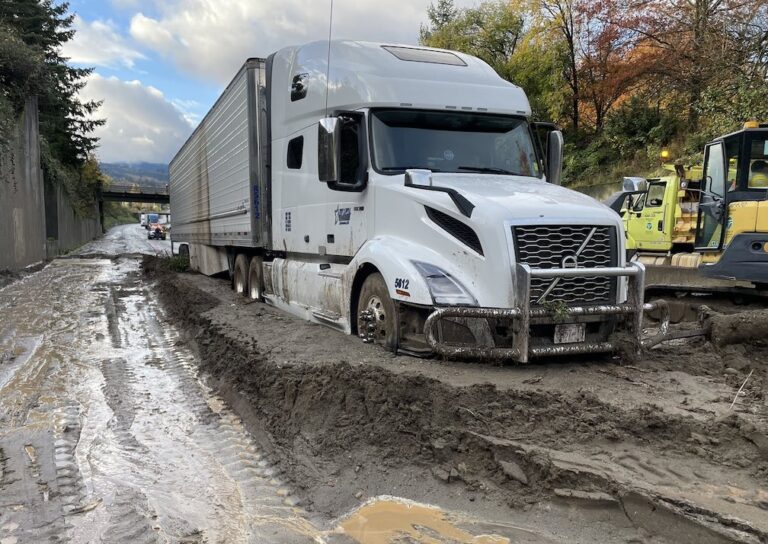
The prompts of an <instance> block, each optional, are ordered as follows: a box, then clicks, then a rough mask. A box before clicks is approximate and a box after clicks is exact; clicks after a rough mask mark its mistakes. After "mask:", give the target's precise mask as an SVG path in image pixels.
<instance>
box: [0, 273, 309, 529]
mask: <svg viewBox="0 0 768 544" xmlns="http://www.w3.org/2000/svg"><path fill="white" fill-rule="evenodd" d="M312 531H313V528H312V526H311V525H310V523H309V522H308V521H306V513H305V512H304V511H303V510H302V509H301V507H300V506H299V499H298V498H297V497H296V495H295V494H294V493H293V492H292V490H291V488H289V487H288V486H287V485H286V483H285V482H284V481H283V480H282V479H281V478H280V477H279V475H278V470H277V469H276V468H275V467H274V466H273V464H272V463H271V462H270V460H269V458H268V457H267V456H265V455H264V453H263V452H262V450H261V449H260V448H259V447H258V446H257V445H256V444H255V442H254V441H253V439H252V438H251V437H250V435H249V434H248V433H247V432H246V431H245V429H244V428H243V425H242V422H241V420H240V418H239V417H238V416H236V415H235V414H234V413H233V412H232V411H231V410H230V409H229V408H228V407H227V406H226V405H225V403H224V401H223V400H222V399H221V398H220V397H219V396H217V395H216V394H215V393H214V392H212V391H211V390H210V389H209V388H208V387H207V386H205V385H204V384H203V383H202V382H201V381H200V379H199V376H198V365H197V364H196V363H195V362H194V355H193V354H192V353H191V352H190V350H189V349H187V348H186V347H185V346H184V344H183V342H181V341H180V340H179V338H178V336H177V334H176V333H175V331H174V330H173V328H172V327H171V326H169V325H168V324H167V322H165V321H164V320H163V319H162V317H161V316H160V315H158V307H157V302H156V301H155V299H154V295H153V293H152V292H151V291H150V290H149V289H148V285H147V283H146V282H145V281H144V280H143V279H142V277H141V274H140V271H139V263H138V260H137V259H135V258H127V259H126V258H117V259H112V260H103V259H96V258H94V259H83V260H79V259H62V260H57V261H54V262H53V263H52V264H51V265H49V266H48V267H47V268H45V269H44V270H42V271H41V272H39V273H38V274H35V275H33V276H30V277H28V278H26V279H25V280H24V281H23V282H17V283H15V284H12V285H9V286H8V287H6V288H4V289H2V290H0V543H2V544H20V543H26V542H29V543H37V542H83V543H85V542H109V543H126V544H127V543H136V542H286V543H293V542H312V541H314V540H313V537H312V536H311V534H312Z"/></svg>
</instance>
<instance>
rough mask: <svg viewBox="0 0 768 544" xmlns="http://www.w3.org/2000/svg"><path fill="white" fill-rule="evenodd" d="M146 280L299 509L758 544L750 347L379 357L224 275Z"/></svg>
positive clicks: (151, 271) (758, 389) (756, 376)
mask: <svg viewBox="0 0 768 544" xmlns="http://www.w3.org/2000/svg"><path fill="white" fill-rule="evenodd" d="M145 274H146V278H147V281H149V282H152V283H153V284H154V285H156V286H157V293H158V296H159V298H160V301H161V302H162V308H163V312H164V313H165V316H166V319H168V320H169V321H170V322H172V323H173V324H175V326H176V327H177V328H178V329H179V330H181V331H182V337H183V342H184V345H185V346H186V347H188V348H189V349H190V350H191V351H192V352H193V353H195V355H196V358H197V359H198V360H199V361H200V364H201V365H202V368H203V371H204V372H205V373H206V374H207V375H209V376H211V380H210V382H209V383H210V384H211V386H212V387H214V388H215V389H216V390H217V391H218V393H219V394H220V395H222V396H223V397H224V399H225V400H226V401H227V402H228V404H230V405H231V406H232V407H233V408H234V409H235V411H236V412H237V413H238V415H239V416H240V417H241V418H242V420H243V421H244V423H245V424H246V426H247V427H248V429H249V430H250V431H251V433H252V434H253V436H254V437H255V438H256V441H257V442H258V446H259V447H260V448H261V450H262V451H265V452H269V454H270V455H271V459H273V460H274V462H275V466H276V469H277V470H278V471H280V472H281V473H282V475H283V477H284V478H285V479H286V481H287V482H288V483H289V484H290V487H291V488H292V489H294V490H296V493H297V496H298V498H299V499H300V500H301V501H302V504H303V505H304V507H305V508H306V509H307V510H309V511H310V514H315V515H317V516H338V515H342V514H343V513H345V512H348V511H349V510H351V509H354V508H356V507H358V506H359V505H360V504H361V502H363V501H365V500H367V499H369V498H371V497H376V496H379V495H397V496H400V497H405V498H408V499H413V500H417V501H423V502H431V503H435V504H440V505H441V506H444V507H446V508H450V509H455V510H457V511H462V512H470V513H471V512H483V513H485V515H487V516H492V517H495V518H504V519H507V520H514V521H515V522H516V523H519V524H520V526H525V527H538V528H542V527H543V528H544V530H543V532H542V533H541V534H542V535H543V536H546V537H547V538H552V539H553V540H552V541H562V542H596V541H600V542H627V541H635V542H696V543H701V542H706V543H709V542H713V543H715V542H717V543H719V542H768V440H767V439H766V432H767V431H768V409H767V406H766V396H765V383H766V370H767V367H766V363H765V362H764V361H766V360H767V359H766V357H765V356H766V354H768V350H766V347H765V346H764V345H763V346H759V345H758V346H748V347H745V346H740V347H731V348H728V350H720V351H718V350H714V349H713V348H712V346H709V345H706V344H703V343H702V342H701V341H696V342H698V343H696V342H688V343H683V342H681V343H679V344H678V345H673V346H667V347H662V348H659V349H655V350H653V351H652V352H650V353H649V354H648V355H647V357H645V359H644V360H641V361H637V362H634V363H632V364H631V365H627V364H622V363H621V361H618V360H615V359H611V358H602V359H597V360H590V359H583V358H582V359H578V360H574V361H566V362H563V361H545V362H542V363H538V364H534V365H529V366H525V367H513V366H505V367H493V366H487V365H480V364H471V363H450V362H444V361H439V360H426V361H425V360H417V359H412V358H407V357H397V358H394V357H392V356H391V355H389V354H386V353H384V352H382V351H380V350H378V349H377V348H376V347H372V346H368V345H364V344H362V343H360V342H359V341H358V340H357V339H355V338H350V337H345V336H343V335H341V334H338V333H336V332H333V331H330V330H328V329H325V328H322V327H319V326H316V325H312V324H309V323H305V322H302V321H299V320H294V319H292V318H290V317H288V316H286V315H284V314H281V313H279V312H277V311H275V310H273V309H271V308H269V307H267V306H265V305H262V304H260V303H249V302H247V301H245V300H244V299H240V298H238V297H236V296H235V295H234V294H233V293H231V292H230V291H229V290H228V286H227V284H226V282H224V281H221V280H214V279H210V278H205V277H202V276H199V275H193V274H173V273H170V272H166V271H163V270H162V267H161V266H159V265H158V263H157V261H153V260H149V261H147V262H146V263H145ZM750 372H751V373H752V374H751V378H750V380H749V383H748V384H747V386H745V387H744V388H743V389H742V393H741V394H740V395H739V396H738V397H736V396H735V395H736V393H737V389H738V388H739V385H741V384H742V382H743V380H744V378H745V377H746V376H747V375H748V374H749V373H750ZM734 399H736V401H735V402H733V408H731V404H732V401H734ZM542 541H543V540H542Z"/></svg>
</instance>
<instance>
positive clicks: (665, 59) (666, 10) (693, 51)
mask: <svg viewBox="0 0 768 544" xmlns="http://www.w3.org/2000/svg"><path fill="white" fill-rule="evenodd" d="M621 6H622V9H623V10H624V11H625V12H627V13H630V14H632V16H631V17H626V18H624V19H623V20H620V21H612V23H614V24H617V25H619V26H621V27H623V28H626V29H629V30H631V31H632V32H635V33H636V34H637V36H638V39H639V40H641V41H642V42H643V43H644V46H645V47H647V48H653V49H655V52H656V63H655V67H654V69H653V71H652V74H653V76H654V78H655V80H656V84H657V85H663V86H665V87H666V89H667V91H668V92H671V93H674V94H677V95H679V96H684V97H685V108H686V119H687V128H688V131H689V132H695V131H696V130H698V129H699V128H700V127H699V124H700V114H701V112H702V98H703V97H704V96H705V94H707V93H710V92H711V89H712V88H713V87H719V86H721V85H723V84H725V86H726V87H729V86H730V87H731V88H732V89H735V88H736V87H739V86H742V85H744V84H745V83H747V82H750V83H751V82H754V83H755V84H760V83H762V82H764V81H765V76H766V72H765V66H766V49H767V48H768V3H766V1H765V0H627V1H626V2H624V3H623V4H622V5H621ZM726 82H727V83H726ZM750 83H747V84H748V85H749V84H750Z"/></svg>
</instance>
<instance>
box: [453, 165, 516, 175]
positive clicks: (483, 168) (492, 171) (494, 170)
mask: <svg viewBox="0 0 768 544" xmlns="http://www.w3.org/2000/svg"><path fill="white" fill-rule="evenodd" d="M457 170H469V171H470V172H482V173H485V174H506V175H508V176H519V175H520V174H518V173H516V172H510V171H509V170H504V169H503V168H491V167H490V166H459V167H458V168H457Z"/></svg>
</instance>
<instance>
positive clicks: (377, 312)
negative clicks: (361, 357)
mask: <svg viewBox="0 0 768 544" xmlns="http://www.w3.org/2000/svg"><path fill="white" fill-rule="evenodd" d="M355 315H356V317H357V332H358V334H359V335H360V337H361V338H363V339H364V340H367V341H369V342H373V343H375V344H378V345H380V346H383V347H384V348H385V349H387V350H390V351H394V350H395V348H397V330H396V325H397V315H396V312H395V303H394V302H392V298H391V297H390V296H389V290H388V289H387V284H386V283H385V282H384V278H383V277H382V275H381V274H379V273H378V272H375V273H373V274H371V275H370V276H368V277H367V278H365V281H364V282H363V286H362V287H361V288H360V296H359V297H358V300H357V311H356V312H355Z"/></svg>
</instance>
